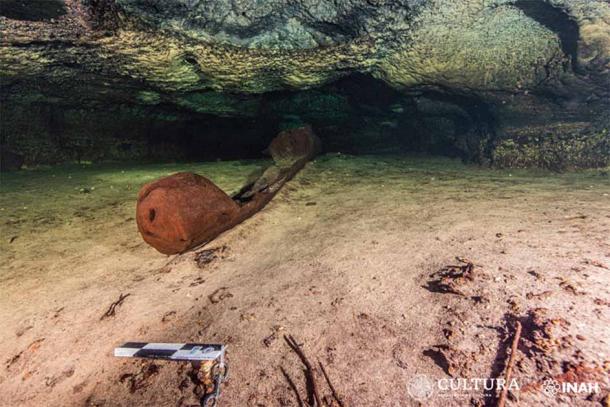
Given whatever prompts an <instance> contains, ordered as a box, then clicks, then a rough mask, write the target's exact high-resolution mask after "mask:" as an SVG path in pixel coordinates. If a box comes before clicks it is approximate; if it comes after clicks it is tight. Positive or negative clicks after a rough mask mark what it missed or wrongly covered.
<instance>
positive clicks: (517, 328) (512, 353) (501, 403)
mask: <svg viewBox="0 0 610 407" xmlns="http://www.w3.org/2000/svg"><path fill="white" fill-rule="evenodd" d="M520 338H521V322H519V321H517V323H516V325H515V337H514V338H513V343H512V345H511V347H510V358H509V359H508V364H507V365H506V375H505V376H504V380H505V382H504V388H503V389H502V393H501V394H500V398H499V399H498V407H504V404H505V403H506V396H507V395H508V387H509V385H508V383H509V381H510V377H511V375H512V372H513V365H514V364H515V356H516V355H517V346H518V345H519V339H520Z"/></svg>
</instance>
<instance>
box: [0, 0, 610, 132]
mask: <svg viewBox="0 0 610 407" xmlns="http://www.w3.org/2000/svg"><path fill="white" fill-rule="evenodd" d="M26 4H27V6H26ZM0 7H1V9H0V14H1V15H2V17H0V36H1V48H0V76H1V80H2V102H3V105H4V108H3V110H4V111H3V116H5V118H6V117H7V115H9V116H12V115H13V114H14V115H15V116H17V115H18V114H17V113H15V109H16V108H15V106H32V105H40V104H48V105H52V106H60V107H61V108H62V109H82V108H88V109H98V108H99V107H100V106H115V107H116V106H121V107H122V108H123V110H129V111H131V112H135V113H134V114H135V115H137V114H141V115H146V114H147V113H150V112H155V114H157V115H158V117H161V118H165V119H168V120H171V119H172V118H174V117H176V116H180V115H185V114H187V115H188V114H190V113H199V114H210V115H215V116H237V117H257V116H259V115H260V114H261V111H268V110H269V109H271V110H278V109H279V110H282V109H284V110H286V111H287V113H286V112H284V113H285V115H284V116H285V117H287V118H288V120H289V119H290V117H292V116H293V115H294V110H295V109H297V110H298V109H299V106H304V107H303V108H302V109H303V110H308V108H307V106H310V107H311V106H312V105H311V103H309V104H308V102H307V98H308V96H307V95H310V96H311V95H312V92H314V93H313V94H314V95H316V93H315V92H318V93H317V94H318V95H322V96H321V97H322V99H324V100H326V101H327V102H328V105H329V106H330V109H326V108H323V109H324V111H328V112H330V113H329V114H330V115H334V116H342V115H345V112H344V111H342V110H341V109H342V107H341V106H344V105H349V103H351V102H350V101H349V100H348V99H346V98H345V95H344V94H342V93H341V87H342V85H341V79H343V78H347V79H344V82H345V81H347V82H348V83H349V78H348V77H349V76H353V75H366V76H368V77H373V78H376V79H378V80H381V81H383V83H385V84H387V85H388V87H390V88H392V89H394V90H395V91H397V92H399V93H400V94H402V95H405V97H420V96H422V95H423V97H428V96H430V98H429V99H432V100H438V99H439V98H440V99H442V102H443V103H446V102H447V101H448V100H450V101H453V102H455V101H456V100H460V98H462V99H464V100H467V101H470V102H471V101H472V100H477V101H480V102H481V103H484V104H485V105H486V106H488V109H491V111H493V112H494V114H495V116H496V117H495V119H494V120H496V121H498V120H499V121H500V122H502V121H504V122H509V121H510V124H511V125H514V124H516V123H520V122H523V123H525V124H528V125H531V124H534V125H536V124H539V123H536V120H540V119H539V116H540V115H541V114H544V115H546V117H547V118H549V117H552V120H555V121H559V120H566V117H568V118H573V120H571V121H573V122H586V121H597V122H600V120H601V121H602V122H603V123H602V125H599V126H597V127H596V129H598V128H601V127H604V126H607V123H608V121H609V120H608V117H607V116H608V114H607V107H608V100H609V99H610V87H609V86H608V84H609V81H610V5H609V4H608V3H607V2H606V1H601V0H600V1H596V0H531V1H528V0H518V1H515V0H468V1H453V0H378V1H377V0H376V1H370V0H369V1H364V0H345V1H340V2H331V1H320V0H300V1H287V0H268V1H256V2H252V1H232V0H219V1H195V0H189V1H182V0H163V1H145V0H39V1H28V2H24V1H21V0H3V1H2V3H0ZM356 86H357V85H356ZM317 88H319V89H318V90H315V89H317ZM311 89H314V90H311ZM337 89H339V90H337ZM293 91H305V92H301V93H303V94H304V95H305V96H298V95H299V93H293V94H288V93H289V92H293ZM287 92H288V93H287ZM308 92H309V93H308ZM287 94H288V96H285V97H284V96H280V97H278V96H277V95H287ZM267 95H272V96H271V97H270V99H271V100H272V101H275V102H273V103H271V104H270V103H268V99H269V97H267ZM295 95H296V96H295ZM439 95H440V96H439ZM329 98H330V99H329ZM303 99H304V100H303ZM361 99H362V98H361ZM346 100H348V101H347V102H346ZM287 101H288V102H287ZM408 103H410V102H407V104H408ZM413 103H414V104H416V105H418V104H421V105H425V104H426V101H425V100H424V101H423V102H422V101H415V102H413ZM287 104H288V105H289V106H287V107H286V105H287ZM299 104H300V105H299ZM363 104H365V105H366V101H364V102H363ZM371 104H374V103H373V102H371ZM475 105H476V103H475ZM7 106H8V108H7ZM415 108H416V109H417V108H418V106H415ZM438 108H439V107H438V106H435V107H433V109H432V110H438ZM441 108H442V106H441ZM6 109H8V110H6ZM11 109H13V110H11ZM471 110H472V109H471ZM189 112H190V113H189ZM467 113H468V114H469V115H470V116H471V118H472V114H471V113H472V112H467ZM314 114H315V112H314ZM431 116H434V113H433V114H432V115H431ZM7 120H8V119H7ZM600 126H601V127H600ZM4 127H6V126H4ZM8 127H9V128H10V126H8ZM6 131H7V130H5V132H6Z"/></svg>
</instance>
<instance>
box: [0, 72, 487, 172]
mask: <svg viewBox="0 0 610 407" xmlns="http://www.w3.org/2000/svg"><path fill="white" fill-rule="evenodd" d="M181 97H183V98H184V99H183V100H188V101H189V103H191V104H190V105H189V106H187V107H185V106H184V104H182V105H180V102H179V103H173V104H172V103H167V102H163V103H158V104H153V105H142V104H132V105H127V104H113V103H108V104H103V105H98V106H95V107H89V108H87V107H79V108H75V107H73V106H60V105H53V104H45V103H36V104H32V105H28V106H20V107H17V106H16V105H14V104H10V107H9V104H3V105H4V107H3V109H5V111H3V112H2V113H3V115H6V116H7V117H8V116H10V117H12V121H11V123H12V127H10V128H8V126H5V127H4V128H3V129H2V130H3V131H2V145H4V146H8V147H9V149H10V150H14V151H17V152H19V153H22V154H24V153H25V156H26V162H28V163H53V162H62V161H79V162H80V161H93V162H100V161H109V160H110V161H112V160H122V161H125V160H134V161H200V160H219V159H220V160H226V159H242V158H243V159H247V158H259V157H263V156H264V150H265V149H266V147H267V146H268V145H269V143H270V141H271V140H272V139H273V137H274V136H275V135H276V134H278V132H280V131H282V130H284V129H289V128H294V127H300V126H304V125H310V126H311V127H312V128H313V130H314V131H315V132H316V134H317V135H318V136H319V137H320V138H321V140H322V143H323V148H324V151H325V152H341V153H348V154H414V153H415V154H430V155H443V156H449V157H458V158H461V159H463V160H465V161H475V162H477V161H480V153H481V151H480V149H481V145H486V143H487V144H488V142H489V140H491V139H492V138H493V133H494V128H495V125H496V124H495V119H494V115H493V112H492V109H490V108H489V107H488V105H487V104H486V103H484V102H483V101H482V100H480V99H478V98H477V97H474V96H470V95H464V94H458V93H453V92H451V91H449V90H438V89H437V90H430V89H427V90H420V91H411V92H410V93H409V94H405V93H401V92H399V91H397V90H395V89H393V88H391V87H390V86H388V85H387V84H385V83H384V82H382V81H380V80H377V79H374V78H372V77H370V76H367V75H362V74H354V75H350V76H349V77H346V78H344V79H342V80H339V81H336V82H334V83H331V84H328V85H326V86H323V87H321V88H316V89H310V90H302V91H295V92H289V91H282V92H270V93H265V94H261V95H244V94H233V95H231V94H210V93H209V92H207V93H199V94H186V95H182V96H181ZM193 103H194V104H193ZM211 103H213V104H214V108H215V109H217V110H218V111H220V112H221V113H220V114H212V113H209V112H207V113H206V112H205V110H203V109H206V108H208V107H209V106H207V105H206V104H211ZM6 109H10V110H9V111H6ZM194 110H195V111H194ZM197 110H199V111H197ZM202 110H203V111H204V112H202ZM32 117H34V118H35V120H32ZM17 135H19V137H17ZM24 135H26V137H24ZM40 138H44V140H40ZM15 144H17V145H15ZM41 149H44V151H40V150H41Z"/></svg>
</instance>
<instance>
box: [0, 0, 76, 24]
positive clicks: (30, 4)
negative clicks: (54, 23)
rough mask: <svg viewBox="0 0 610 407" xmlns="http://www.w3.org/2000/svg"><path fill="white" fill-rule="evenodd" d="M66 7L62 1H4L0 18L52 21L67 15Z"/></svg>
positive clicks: (0, 10) (0, 9) (1, 4)
mask: <svg viewBox="0 0 610 407" xmlns="http://www.w3.org/2000/svg"><path fill="white" fill-rule="evenodd" d="M66 12H67V10H66V6H65V4H64V2H63V1H61V0H28V1H23V0H2V1H1V2H0V16H4V17H8V18H12V19H15V20H29V21H41V20H50V19H52V18H57V17H60V16H62V15H64V14H66Z"/></svg>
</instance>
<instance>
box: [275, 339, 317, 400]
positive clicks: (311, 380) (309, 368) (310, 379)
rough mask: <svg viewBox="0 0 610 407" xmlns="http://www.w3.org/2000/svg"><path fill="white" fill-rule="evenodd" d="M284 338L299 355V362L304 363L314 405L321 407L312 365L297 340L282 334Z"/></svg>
mask: <svg viewBox="0 0 610 407" xmlns="http://www.w3.org/2000/svg"><path fill="white" fill-rule="evenodd" d="M284 340H285V341H286V343H287V344H288V346H290V348H291V349H292V350H293V351H294V352H295V353H296V354H297V355H298V356H299V358H300V359H301V362H303V364H304V365H305V375H306V377H307V381H308V382H309V383H310V384H311V387H312V390H313V396H314V399H315V402H316V406H318V407H322V402H321V401H320V400H321V399H320V394H319V393H318V386H317V385H316V378H315V375H314V370H313V367H312V366H311V363H309V359H307V356H305V353H303V350H302V349H301V347H300V346H299V344H298V343H297V341H296V340H295V339H294V338H293V337H292V335H284Z"/></svg>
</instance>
